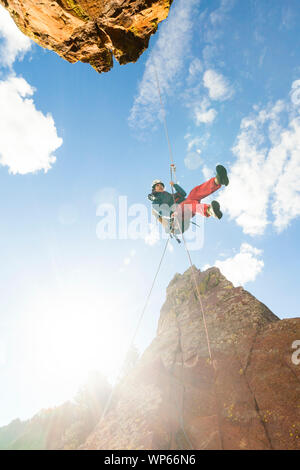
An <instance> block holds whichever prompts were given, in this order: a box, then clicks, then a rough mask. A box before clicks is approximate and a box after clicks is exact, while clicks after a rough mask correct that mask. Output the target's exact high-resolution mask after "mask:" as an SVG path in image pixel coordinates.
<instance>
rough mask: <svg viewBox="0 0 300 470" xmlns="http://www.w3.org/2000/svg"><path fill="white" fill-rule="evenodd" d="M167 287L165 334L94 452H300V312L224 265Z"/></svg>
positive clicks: (119, 394) (119, 401)
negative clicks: (279, 305) (255, 291)
mask: <svg viewBox="0 0 300 470" xmlns="http://www.w3.org/2000/svg"><path fill="white" fill-rule="evenodd" d="M191 274H192V272H191V269H189V270H188V271H186V273H184V274H183V275H180V274H177V275H176V276H175V278H174V279H173V281H172V282H171V283H170V284H169V286H168V289H167V299H166V302H165V304H164V305H163V307H162V310H161V315H160V319H159V324H158V329H157V336H156V338H155V339H154V340H153V342H152V343H151V345H150V346H149V347H148V348H147V350H146V351H145V353H144V354H143V356H142V357H141V359H140V361H139V363H138V365H137V367H136V368H135V369H134V370H133V371H132V373H131V374H130V375H129V376H127V378H126V379H124V380H123V382H121V383H120V384H119V386H118V389H117V390H116V393H115V395H114V398H113V400H112V404H111V407H110V409H109V411H108V413H107V415H106V417H105V419H104V420H103V421H102V422H101V423H99V425H98V426H97V427H96V429H95V431H94V432H93V433H92V434H91V435H90V437H89V438H88V440H87V441H86V444H85V445H84V446H83V448H84V449H112V450H113V449H148V450H154V449H156V450H169V449H176V450H179V449H191V448H192V449H222V448H223V449H300V365H299V366H296V365H294V364H293V362H292V360H291V357H292V353H293V349H292V343H293V341H295V340H300V318H293V319H285V320H279V318H278V317H276V316H275V315H274V314H273V313H272V312H271V311H270V310H269V309H268V308H267V307H266V306H265V305H264V304H262V303H261V302H259V301H258V300H257V299H256V298H255V297H253V296H252V295H251V294H249V293H248V292H247V291H245V290H244V289H242V288H241V287H238V288H234V287H233V285H232V284H231V283H230V282H229V281H228V280H227V279H226V278H225V277H224V276H223V275H222V274H221V273H220V271H219V270H218V269H217V268H211V269H208V270H207V271H205V272H203V273H201V272H200V271H198V270H197V276H198V283H199V288H200V290H201V294H202V302H203V307H204V311H205V317H206V322H207V328H208V332H209V338H210V345H211V350H212V357H213V360H214V364H215V368H214V367H213V366H212V364H211V361H210V358H209V354H208V347H207V340H206V335H205V330H204V325H203V318H202V313H201V309H200V308H199V302H198V301H197V299H196V296H195V293H194V289H193V284H192V276H191Z"/></svg>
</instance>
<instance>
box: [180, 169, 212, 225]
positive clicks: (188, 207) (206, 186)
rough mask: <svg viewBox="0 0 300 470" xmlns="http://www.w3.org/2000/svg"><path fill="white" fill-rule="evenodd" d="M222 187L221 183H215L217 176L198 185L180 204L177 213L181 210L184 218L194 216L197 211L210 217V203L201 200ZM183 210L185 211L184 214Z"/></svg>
mask: <svg viewBox="0 0 300 470" xmlns="http://www.w3.org/2000/svg"><path fill="white" fill-rule="evenodd" d="M220 187H221V185H220V184H216V183H215V178H211V179H210V180H208V181H206V182H205V183H203V184H200V185H199V186H196V187H195V188H194V189H192V191H191V192H190V194H189V195H188V197H187V198H186V200H185V201H183V202H181V203H180V204H178V206H177V213H178V212H179V213H180V212H181V216H184V218H186V217H188V218H192V217H194V215H195V214H196V213H198V214H201V215H203V216H204V217H210V215H209V214H207V209H208V207H209V204H202V203H200V201H201V200H202V199H203V198H205V197H206V196H209V195H210V194H212V193H214V192H215V191H217V189H219V188H220ZM182 212H184V214H182ZM187 212H188V214H187Z"/></svg>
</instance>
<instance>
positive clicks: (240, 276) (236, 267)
mask: <svg viewBox="0 0 300 470" xmlns="http://www.w3.org/2000/svg"><path fill="white" fill-rule="evenodd" d="M261 255H262V251H261V250H259V249H257V248H255V247H253V246H251V245H249V244H248V243H242V245H241V247H240V252H239V253H237V254H236V255H235V256H233V257H231V258H227V259H225V260H223V261H220V260H216V261H215V263H214V266H216V267H217V268H219V269H220V271H221V272H222V274H223V275H224V276H225V277H226V278H227V279H228V280H229V281H231V282H232V283H233V285H234V286H235V287H236V286H240V285H242V286H244V285H245V284H246V283H247V282H253V281H255V279H256V277H257V275H258V274H259V273H260V272H261V271H262V269H263V267H264V262H263V260H262V259H260V257H261ZM209 267H210V266H209V265H206V266H204V267H203V268H202V269H203V270H205V269H207V268H209Z"/></svg>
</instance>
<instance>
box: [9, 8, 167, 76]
mask: <svg viewBox="0 0 300 470" xmlns="http://www.w3.org/2000/svg"><path fill="white" fill-rule="evenodd" d="M172 1H173V0H40V1H38V2H37V1H34V0H0V4H1V5H3V6H4V7H5V8H6V9H7V10H8V11H9V13H10V15H11V16H12V18H13V19H14V21H15V23H16V25H17V26H18V27H19V28H20V30H21V31H22V32H23V33H24V34H26V35H27V36H29V37H30V38H31V39H33V40H34V41H35V42H37V43H38V44H39V45H40V46H43V47H45V48H47V49H51V50H54V51H55V52H57V53H58V54H59V55H60V56H61V57H63V58H64V59H66V60H68V61H69V62H72V63H74V62H77V61H81V62H86V63H89V64H91V65H92V67H94V69H95V70H97V72H107V71H109V70H110V69H111V68H112V66H113V56H114V57H115V58H116V59H117V61H118V62H119V63H120V64H126V63H128V62H135V61H136V60H137V59H138V58H139V56H140V55H141V54H142V52H143V51H144V50H145V49H146V48H147V47H148V43H149V39H150V36H151V35H152V34H153V33H155V31H156V30H157V26H158V24H159V23H160V22H161V21H163V20H164V19H165V18H166V17H167V16H168V13H169V9H170V6H171V4H172Z"/></svg>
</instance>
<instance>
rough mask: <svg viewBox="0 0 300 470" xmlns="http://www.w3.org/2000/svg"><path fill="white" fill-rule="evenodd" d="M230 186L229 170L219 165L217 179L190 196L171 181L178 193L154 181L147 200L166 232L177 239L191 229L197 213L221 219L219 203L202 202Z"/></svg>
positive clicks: (212, 179)
mask: <svg viewBox="0 0 300 470" xmlns="http://www.w3.org/2000/svg"><path fill="white" fill-rule="evenodd" d="M172 170H173V171H175V166H174V164H172V165H171V171H172ZM228 184H229V179H228V176H227V170H226V168H224V166H222V165H217V166H216V176H214V177H213V178H210V179H209V180H208V181H206V182H205V183H202V184H200V185H199V186H196V187H195V188H193V189H192V191H191V192H190V193H189V194H188V196H187V197H186V192H185V191H184V190H183V189H182V188H181V187H180V186H179V185H178V184H176V183H174V182H173V181H171V182H170V185H171V186H172V187H173V188H174V189H175V191H176V192H175V193H174V192H173V194H171V193H169V192H168V191H165V185H164V183H163V182H162V181H161V180H154V181H153V182H152V192H151V193H150V194H148V199H149V200H150V201H151V202H152V206H153V210H152V213H153V215H154V216H155V217H156V219H157V220H158V221H159V222H160V223H161V224H162V225H163V227H164V229H165V231H166V232H167V233H170V234H171V235H175V236H176V235H180V234H182V233H184V232H185V231H186V230H187V229H188V228H189V225H190V222H191V219H192V217H194V216H195V215H196V214H201V215H202V216H204V217H215V218H217V219H221V218H222V216H223V214H222V212H221V210H220V204H219V203H218V201H212V202H211V204H204V203H202V202H201V201H202V199H204V198H205V197H207V196H209V195H210V194H212V193H214V192H215V191H217V190H218V189H219V188H220V187H221V186H222V185H224V186H228Z"/></svg>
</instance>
